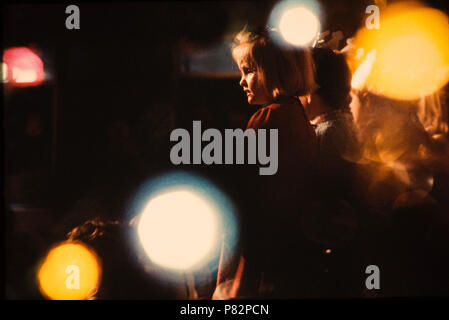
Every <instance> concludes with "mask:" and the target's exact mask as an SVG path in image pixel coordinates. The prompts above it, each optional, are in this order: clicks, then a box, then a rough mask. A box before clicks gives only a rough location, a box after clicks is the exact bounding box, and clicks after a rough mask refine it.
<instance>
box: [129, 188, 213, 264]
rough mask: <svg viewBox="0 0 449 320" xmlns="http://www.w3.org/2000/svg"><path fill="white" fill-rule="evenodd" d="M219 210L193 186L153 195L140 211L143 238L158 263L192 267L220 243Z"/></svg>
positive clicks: (146, 250) (146, 247) (154, 260)
mask: <svg viewBox="0 0 449 320" xmlns="http://www.w3.org/2000/svg"><path fill="white" fill-rule="evenodd" d="M219 230H220V223H219V214H218V212H217V210H216V208H215V207H214V205H213V204H212V203H211V202H210V201H209V200H208V199H206V198H205V197H203V196H202V195H201V194H200V193H198V192H195V191H194V190H193V189H192V190H190V189H188V188H182V189H178V190H171V191H166V192H164V193H161V194H159V195H157V196H155V197H154V198H152V199H151V200H150V201H149V202H148V204H147V205H146V207H145V209H144V210H143V212H142V213H141V215H140V218H139V222H138V230H137V232H138V236H139V240H140V242H141V244H142V246H143V248H144V250H145V252H146V254H147V255H148V257H149V258H150V260H152V261H153V262H154V263H156V264H159V265H161V266H164V267H166V268H171V269H178V270H184V271H185V270H189V269H191V268H193V267H195V266H196V265H198V264H201V262H202V261H204V260H207V259H206V258H207V257H208V256H209V254H210V253H212V252H213V251H214V249H215V248H216V247H217V246H218V244H219V240H220V237H219Z"/></svg>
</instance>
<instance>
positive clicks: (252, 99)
mask: <svg viewBox="0 0 449 320" xmlns="http://www.w3.org/2000/svg"><path fill="white" fill-rule="evenodd" d="M237 64H238V67H239V70H240V74H241V75H242V77H241V78H240V83H239V84H240V86H242V88H243V91H245V93H246V97H247V98H248V103H249V104H252V105H260V104H267V103H269V102H271V100H272V99H270V97H269V96H268V94H267V93H266V91H265V90H264V88H263V87H262V86H260V85H259V83H258V79H257V78H258V72H257V71H256V70H255V69H253V68H251V67H250V65H249V63H248V61H247V60H246V59H243V58H240V59H239V60H238V62H237Z"/></svg>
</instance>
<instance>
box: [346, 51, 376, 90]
mask: <svg viewBox="0 0 449 320" xmlns="http://www.w3.org/2000/svg"><path fill="white" fill-rule="evenodd" d="M374 61H376V49H374V50H372V51H371V52H369V53H368V54H367V55H366V58H365V60H364V61H363V62H362V63H361V64H360V66H359V67H358V68H357V70H356V71H355V72H354V74H353V76H352V81H351V86H352V87H353V88H354V89H361V88H362V87H363V85H364V84H365V81H366V79H367V78H368V76H369V75H370V73H371V70H372V68H373V64H374Z"/></svg>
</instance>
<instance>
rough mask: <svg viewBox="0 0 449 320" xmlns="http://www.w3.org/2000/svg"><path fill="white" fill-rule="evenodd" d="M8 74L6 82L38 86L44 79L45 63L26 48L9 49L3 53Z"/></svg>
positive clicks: (5, 77) (4, 77)
mask: <svg viewBox="0 0 449 320" xmlns="http://www.w3.org/2000/svg"><path fill="white" fill-rule="evenodd" d="M3 63H4V64H5V65H6V68H5V70H6V74H5V75H4V76H2V78H3V81H4V82H10V83H11V84H14V85H19V86H29V85H38V84H40V83H41V82H42V81H43V80H44V78H45V73H44V63H43V62H42V60H41V58H40V57H39V56H38V55H37V54H36V53H34V52H33V51H32V50H31V49H29V48H26V47H16V48H9V49H6V50H5V51H4V52H3Z"/></svg>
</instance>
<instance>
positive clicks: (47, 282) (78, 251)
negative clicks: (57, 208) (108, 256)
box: [38, 242, 101, 300]
mask: <svg viewBox="0 0 449 320" xmlns="http://www.w3.org/2000/svg"><path fill="white" fill-rule="evenodd" d="M100 277H101V267H100V263H99V260H98V257H97V255H96V254H95V253H94V252H93V251H92V250H91V249H89V248H88V247H87V246H85V245H83V244H81V243H73V242H65V243H62V244H60V245H58V246H57V247H55V248H53V249H52V250H50V252H49V253H48V255H47V257H46V259H45V261H44V263H43V264H42V266H41V267H40V269H39V271H38V282H39V289H40V291H41V293H42V294H43V295H44V296H45V297H46V298H48V299H52V300H83V299H87V298H89V297H90V296H91V295H92V294H94V293H95V292H96V290H97V289H98V286H99V283H100Z"/></svg>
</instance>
